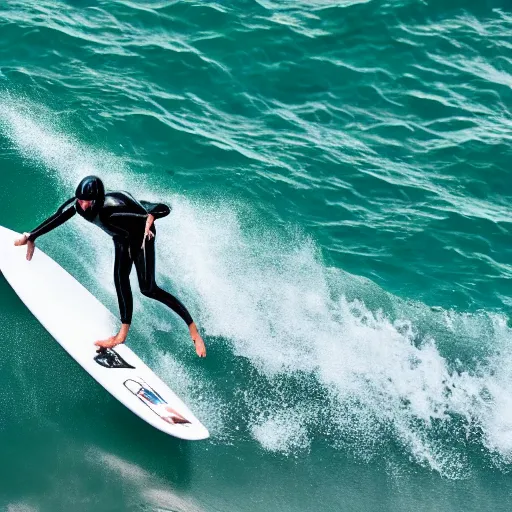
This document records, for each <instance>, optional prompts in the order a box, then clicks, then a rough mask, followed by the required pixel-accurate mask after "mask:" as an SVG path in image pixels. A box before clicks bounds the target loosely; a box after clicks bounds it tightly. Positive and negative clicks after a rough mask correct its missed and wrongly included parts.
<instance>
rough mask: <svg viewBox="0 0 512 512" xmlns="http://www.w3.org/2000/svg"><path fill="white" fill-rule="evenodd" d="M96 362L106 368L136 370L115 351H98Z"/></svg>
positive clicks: (108, 349) (109, 349)
mask: <svg viewBox="0 0 512 512" xmlns="http://www.w3.org/2000/svg"><path fill="white" fill-rule="evenodd" d="M94 360H95V361H96V362H97V363H98V364H99V365H100V366H103V367H105V368H130V369H134V368H135V366H132V365H131V364H128V363H127V362H126V361H125V360H124V359H123V358H122V357H121V356H120V355H119V354H118V353H117V352H116V351H115V350H114V349H112V348H103V349H100V350H98V355H97V356H96V357H95V358H94Z"/></svg>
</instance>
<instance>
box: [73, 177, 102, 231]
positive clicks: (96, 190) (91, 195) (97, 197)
mask: <svg viewBox="0 0 512 512" xmlns="http://www.w3.org/2000/svg"><path fill="white" fill-rule="evenodd" d="M75 197H76V198H77V199H82V200H84V201H93V203H92V206H91V208H88V209H87V210H85V211H84V210H82V209H81V208H80V206H78V205H77V212H78V213H79V214H80V215H81V216H82V217H84V218H85V219H87V220H89V221H92V220H93V219H94V217H96V215H97V214H98V212H99V210H100V209H101V207H102V206H103V203H104V202H105V186H104V185H103V182H102V181H101V179H100V178H98V176H86V177H85V178H84V179H83V180H82V181H81V182H80V183H79V184H78V187H76V191H75Z"/></svg>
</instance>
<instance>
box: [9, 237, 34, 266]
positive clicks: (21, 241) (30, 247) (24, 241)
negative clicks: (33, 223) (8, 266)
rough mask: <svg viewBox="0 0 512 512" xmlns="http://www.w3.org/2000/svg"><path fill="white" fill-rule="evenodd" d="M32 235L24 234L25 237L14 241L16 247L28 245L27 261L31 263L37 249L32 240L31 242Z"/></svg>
mask: <svg viewBox="0 0 512 512" xmlns="http://www.w3.org/2000/svg"><path fill="white" fill-rule="evenodd" d="M29 234H30V233H23V236H21V237H20V238H18V239H17V240H15V241H14V245H15V246H16V247H19V246H20V245H26V246H27V260H28V261H30V260H31V259H32V256H33V255H34V249H35V248H36V245H35V243H34V242H32V240H29V239H28V237H29Z"/></svg>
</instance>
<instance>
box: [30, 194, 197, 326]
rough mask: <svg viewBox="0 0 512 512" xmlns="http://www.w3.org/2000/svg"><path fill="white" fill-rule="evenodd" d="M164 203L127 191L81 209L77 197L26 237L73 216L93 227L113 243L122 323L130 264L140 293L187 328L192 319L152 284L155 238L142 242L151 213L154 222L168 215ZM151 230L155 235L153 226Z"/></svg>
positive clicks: (129, 303) (128, 311)
mask: <svg viewBox="0 0 512 512" xmlns="http://www.w3.org/2000/svg"><path fill="white" fill-rule="evenodd" d="M169 212H170V209H169V207H168V206H166V205H165V204H160V203H158V204H157V203H148V202H147V201H137V200H136V199H134V198H133V197H132V196H131V195H130V194H128V193H126V192H110V193H107V194H105V197H104V199H103V198H102V200H100V201H94V203H93V206H92V208H88V209H87V210H82V208H81V207H80V205H79V204H78V201H77V200H76V198H74V197H73V198H71V199H69V200H68V201H66V202H65V203H64V204H63V205H62V206H61V207H60V208H59V209H58V210H57V212H56V213H55V214H54V215H52V216H51V217H49V218H48V219H46V220H45V221H44V222H43V223H42V224H40V225H39V226H38V227H37V228H35V229H34V230H33V231H32V232H31V233H30V236H29V237H28V239H29V240H31V241H35V239H36V238H37V237H39V236H41V235H44V234H45V233H48V232H49V231H51V230H52V229H55V228H56V227H57V226H60V225H61V224H63V223H64V222H66V221H67V220H69V219H70V218H71V217H73V215H75V213H78V214H79V215H81V216H82V217H83V218H84V219H86V220H88V221H89V222H92V223H93V224H96V225H97V226H98V227H100V228H101V229H103V231H105V232H106V233H108V234H109V235H110V236H111V237H112V239H113V240H114V246H115V263H114V283H115V286H116V290H117V298H118V301H119V311H120V313H121V322H122V323H123V324H130V323H131V321H132V312H133V299H132V291H131V287H130V272H131V269H132V266H133V264H134V263H135V268H136V269H137V277H138V279H139V286H140V291H141V293H142V294H143V295H145V296H146V297H150V298H152V299H156V300H158V301H160V302H162V303H163V304H165V305H166V306H168V307H170V308H171V309H172V310H173V311H175V312H176V313H177V314H178V315H179V316H180V317H181V318H183V320H184V321H185V322H186V323H187V325H190V324H191V323H192V322H193V320H192V317H191V316H190V313H189V312H188V311H187V308H186V307H185V306H184V305H183V304H182V303H181V302H180V301H179V300H178V299H177V298H176V297H174V296H173V295H171V294H170V293H168V292H166V291H165V290H162V289H161V288H159V287H158V286H157V284H156V282H155V237H153V238H152V239H151V240H149V239H147V238H146V242H145V244H144V249H142V248H141V246H142V241H143V240H144V231H145V227H146V218H147V216H148V214H151V215H153V216H154V217H155V220H156V219H159V218H162V217H165V216H166V215H169ZM151 231H152V232H153V234H154V235H155V236H156V229H155V225H154V223H153V225H152V226H151Z"/></svg>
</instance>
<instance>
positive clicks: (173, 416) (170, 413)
mask: <svg viewBox="0 0 512 512" xmlns="http://www.w3.org/2000/svg"><path fill="white" fill-rule="evenodd" d="M124 385H125V386H126V388H127V389H128V390H129V391H131V392H132V393H133V394H134V395H135V396H136V397H137V398H138V399H139V400H140V401H141V402H142V403H143V404H145V405H147V406H148V407H149V408H150V409H151V410H152V411H153V412H154V413H155V414H157V415H158V416H160V418H162V419H163V420H164V421H165V422H167V423H169V424H171V425H183V426H187V425H190V424H191V423H190V421H188V420H187V419H186V418H184V417H183V416H182V415H181V414H179V413H178V412H177V411H175V410H174V409H173V408H172V407H170V406H169V404H168V403H167V402H166V401H165V400H164V399H163V398H162V397H161V396H160V395H159V394H158V392H156V391H155V390H154V389H153V388H152V387H151V386H150V385H149V384H148V383H147V382H144V381H143V380H142V379H141V378H137V379H128V380H125V382H124Z"/></svg>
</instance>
